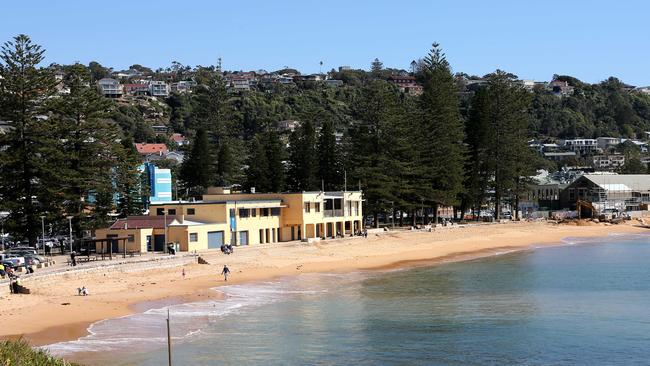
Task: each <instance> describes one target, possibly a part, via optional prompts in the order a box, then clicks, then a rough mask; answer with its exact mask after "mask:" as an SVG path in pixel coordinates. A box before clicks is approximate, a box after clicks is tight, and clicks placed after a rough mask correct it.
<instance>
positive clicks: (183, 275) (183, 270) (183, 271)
mask: <svg viewBox="0 0 650 366" xmlns="http://www.w3.org/2000/svg"><path fill="white" fill-rule="evenodd" d="M182 274H183V279H185V268H183V272H182Z"/></svg>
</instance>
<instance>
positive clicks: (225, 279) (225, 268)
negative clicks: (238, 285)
mask: <svg viewBox="0 0 650 366" xmlns="http://www.w3.org/2000/svg"><path fill="white" fill-rule="evenodd" d="M221 274H222V275H223V280H224V281H226V282H228V275H229V274H230V269H228V266H227V265H225V264H224V265H223V271H221Z"/></svg>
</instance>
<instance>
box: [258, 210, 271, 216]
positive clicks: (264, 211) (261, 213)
mask: <svg viewBox="0 0 650 366" xmlns="http://www.w3.org/2000/svg"><path fill="white" fill-rule="evenodd" d="M261 210H262V211H261V212H260V216H268V215H269V209H268V208H262V209H261Z"/></svg>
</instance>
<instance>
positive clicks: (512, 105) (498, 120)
mask: <svg viewBox="0 0 650 366" xmlns="http://www.w3.org/2000/svg"><path fill="white" fill-rule="evenodd" d="M488 93H489V94H488V95H489V96H488V100H489V106H488V107H487V108H486V109H485V111H487V113H488V117H487V118H488V121H489V127H490V128H489V131H490V134H489V137H488V139H489V145H488V146H489V147H490V148H489V150H488V153H489V164H488V166H489V169H490V171H491V172H492V183H493V184H492V185H493V186H492V188H493V189H494V202H495V209H494V216H495V218H496V219H499V218H500V215H501V206H502V202H503V198H504V197H508V196H509V195H510V194H513V197H514V198H515V201H518V196H519V194H518V192H520V191H521V190H522V187H521V178H522V177H524V176H528V175H532V174H534V170H535V167H536V165H535V164H534V160H531V150H530V148H529V147H528V145H527V143H526V137H527V133H528V125H529V113H528V110H529V108H530V94H528V93H527V92H526V90H525V89H524V88H523V87H521V85H520V84H519V83H517V82H516V77H514V76H513V75H511V74H508V73H506V72H504V71H501V70H497V71H496V72H494V73H493V74H490V75H489V79H488ZM516 203H517V202H516ZM516 203H515V206H516Z"/></svg>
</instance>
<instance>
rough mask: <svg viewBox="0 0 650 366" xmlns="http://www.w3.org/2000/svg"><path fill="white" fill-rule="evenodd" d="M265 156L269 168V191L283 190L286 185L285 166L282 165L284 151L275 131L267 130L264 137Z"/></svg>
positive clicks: (284, 157)
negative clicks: (265, 137) (266, 134)
mask: <svg viewBox="0 0 650 366" xmlns="http://www.w3.org/2000/svg"><path fill="white" fill-rule="evenodd" d="M266 158H267V161H268V163H267V165H268V169H269V191H270V192H282V191H284V190H285V185H286V176H285V170H286V168H285V165H284V161H285V159H286V151H285V148H284V145H283V144H282V141H280V138H279V137H278V134H277V133H276V132H275V131H271V132H268V136H267V139H266Z"/></svg>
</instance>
